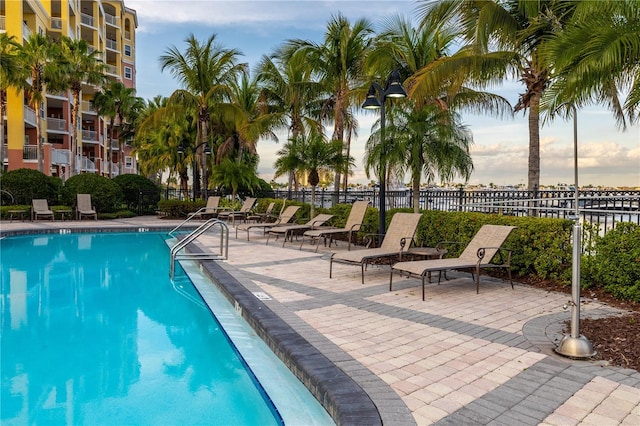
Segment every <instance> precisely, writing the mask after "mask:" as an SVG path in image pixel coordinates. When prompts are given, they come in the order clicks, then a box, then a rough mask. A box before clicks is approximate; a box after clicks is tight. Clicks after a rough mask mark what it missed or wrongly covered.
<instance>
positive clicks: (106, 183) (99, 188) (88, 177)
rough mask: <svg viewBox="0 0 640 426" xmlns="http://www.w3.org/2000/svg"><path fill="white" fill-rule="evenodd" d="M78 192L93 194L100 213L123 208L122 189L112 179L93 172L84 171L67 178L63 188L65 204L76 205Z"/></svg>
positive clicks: (62, 198) (92, 197) (94, 203)
mask: <svg viewBox="0 0 640 426" xmlns="http://www.w3.org/2000/svg"><path fill="white" fill-rule="evenodd" d="M77 194H91V202H92V203H93V205H94V206H95V208H96V210H97V211H98V213H110V212H116V211H118V210H120V209H121V208H122V205H123V195H122V189H121V188H120V186H118V184H116V183H115V182H114V181H113V180H112V179H108V178H106V177H104V176H100V175H96V174H93V173H83V174H79V175H75V176H72V177H70V178H69V179H67V181H66V182H65V183H64V188H63V190H62V197H61V200H62V202H63V204H66V205H69V206H75V205H76V203H77V201H76V195H77Z"/></svg>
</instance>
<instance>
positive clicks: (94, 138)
mask: <svg viewBox="0 0 640 426" xmlns="http://www.w3.org/2000/svg"><path fill="white" fill-rule="evenodd" d="M82 143H98V132H96V131H95V130H84V129H83V130H82Z"/></svg>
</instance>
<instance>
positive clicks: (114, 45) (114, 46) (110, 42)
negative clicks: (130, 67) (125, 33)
mask: <svg viewBox="0 0 640 426" xmlns="http://www.w3.org/2000/svg"><path fill="white" fill-rule="evenodd" d="M106 44H107V49H111V50H118V42H117V41H115V40H111V39H107V43H106Z"/></svg>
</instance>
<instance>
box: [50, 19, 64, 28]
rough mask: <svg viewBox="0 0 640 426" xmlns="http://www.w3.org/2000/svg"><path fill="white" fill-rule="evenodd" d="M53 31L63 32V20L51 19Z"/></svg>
mask: <svg viewBox="0 0 640 426" xmlns="http://www.w3.org/2000/svg"><path fill="white" fill-rule="evenodd" d="M51 29H52V30H62V18H56V17H52V18H51Z"/></svg>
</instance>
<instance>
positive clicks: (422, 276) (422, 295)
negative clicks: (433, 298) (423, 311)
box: [422, 275, 424, 302]
mask: <svg viewBox="0 0 640 426" xmlns="http://www.w3.org/2000/svg"><path fill="white" fill-rule="evenodd" d="M422 301H423V302H424V275H422Z"/></svg>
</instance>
